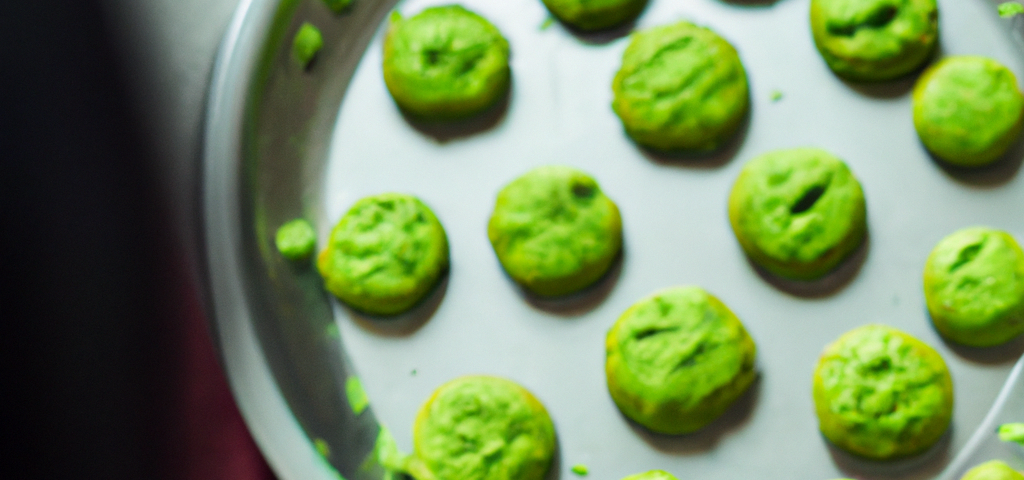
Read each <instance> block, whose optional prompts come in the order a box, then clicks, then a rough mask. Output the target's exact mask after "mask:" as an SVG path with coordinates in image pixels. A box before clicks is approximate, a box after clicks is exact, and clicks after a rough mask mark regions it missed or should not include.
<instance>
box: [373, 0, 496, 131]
mask: <svg viewBox="0 0 1024 480" xmlns="http://www.w3.org/2000/svg"><path fill="white" fill-rule="evenodd" d="M508 56H509V48H508V41H506V40H505V38H504V37H502V36H501V32H499V31H498V29H497V28H496V27H495V26H494V25H492V24H491V23H490V22H488V21H487V20H486V19H484V18H483V17H481V16H479V15H477V14H475V13H473V12H471V11H469V10H466V9H465V8H462V7H461V6H458V5H448V6H443V7H431V8H427V9H425V10H423V11H422V12H420V13H419V14H418V15H415V16H413V17H411V18H408V19H406V18H402V16H401V15H399V14H398V13H397V12H396V13H394V14H392V16H391V24H390V25H389V26H388V31H387V35H386V36H385V37H384V83H386V84H387V87H388V91H389V92H391V97H392V98H394V99H395V103H397V104H398V106H399V107H401V108H402V109H403V110H405V111H406V112H409V113H411V114H413V115H415V116H417V117H420V118H423V119H428V120H443V119H455V118H461V117H467V116H470V115H473V114H475V113H479V112H481V111H483V110H485V109H486V108H487V107H489V106H491V105H492V104H494V103H495V102H497V101H498V99H499V98H501V97H502V96H503V95H505V92H507V91H508V88H509V79H510V73H509V66H508Z"/></svg>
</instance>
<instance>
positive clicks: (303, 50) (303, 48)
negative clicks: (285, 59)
mask: <svg viewBox="0 0 1024 480" xmlns="http://www.w3.org/2000/svg"><path fill="white" fill-rule="evenodd" d="M323 46H324V37H323V35H321V34H320V30H319V29H318V28H316V27H315V26H313V24H311V23H309V22H306V23H303V24H302V26H300V27H299V31H298V32H296V33H295V38H294V39H292V56H293V57H294V58H295V60H296V61H298V62H299V65H302V68H306V67H308V66H309V62H312V61H313V57H315V56H316V54H317V53H318V52H320V49H321V48H323Z"/></svg>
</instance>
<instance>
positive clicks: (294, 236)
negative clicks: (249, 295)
mask: <svg viewBox="0 0 1024 480" xmlns="http://www.w3.org/2000/svg"><path fill="white" fill-rule="evenodd" d="M317 35H319V33H318V34H317ZM297 43H298V37H296V44H297ZM274 243H275V244H276V245H277V251H279V252H281V255H283V256H284V258H287V259H288V260H296V261H297V260H305V259H307V258H309V255H310V254H311V253H313V248H314V247H316V232H314V231H313V225H311V224H310V223H309V222H308V221H306V220H305V219H303V218H296V219H295V220H290V221H288V222H285V224H284V225H281V228H278V229H277V234H276V235H275V236H274Z"/></svg>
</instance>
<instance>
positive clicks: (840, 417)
mask: <svg viewBox="0 0 1024 480" xmlns="http://www.w3.org/2000/svg"><path fill="white" fill-rule="evenodd" d="M814 406H815V410H816V411H817V414H818V427H819V428H820V429H821V433H822V434H824V435H825V438H827V439H828V440H829V441H831V442H832V443H833V444H835V445H836V446H838V447H839V448H842V449H843V450H846V451H848V452H850V453H853V454H856V455H860V456H863V457H867V458H870V459H874V460H890V459H895V458H899V457H905V456H909V455H914V454H917V453H921V452H923V451H925V450H927V449H928V447H930V446H932V445H933V444H934V443H935V442H937V441H938V440H939V438H941V437H942V435H943V433H945V432H946V428H947V427H948V426H949V421H950V418H951V417H952V415H953V380H952V379H951V378H950V376H949V370H947V369H946V362H944V361H943V360H942V357H941V356H939V353H938V352H936V351H935V350H934V349H932V348H931V347H929V346H928V345H926V344H924V342H921V341H920V340H918V339H916V338H914V337H912V336H910V335H907V334H906V333H903V332H901V331H899V330H896V329H894V328H891V327H887V326H884V325H866V326H863V327H859V328H856V329H854V330H851V331H849V332H847V333H845V334H843V335H842V336H841V337H839V339H838V340H836V341H835V342H834V343H832V344H830V345H828V346H827V347H825V351H824V353H822V355H821V359H820V360H818V367H817V368H816V369H815V370H814Z"/></svg>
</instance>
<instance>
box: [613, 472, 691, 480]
mask: <svg viewBox="0 0 1024 480" xmlns="http://www.w3.org/2000/svg"><path fill="white" fill-rule="evenodd" d="M622 480H679V479H678V478H676V476H675V475H672V474H671V473H668V472H666V471H664V470H650V471H647V472H644V473H637V474H635V475H630V476H628V477H626V478H623V479H622Z"/></svg>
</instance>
